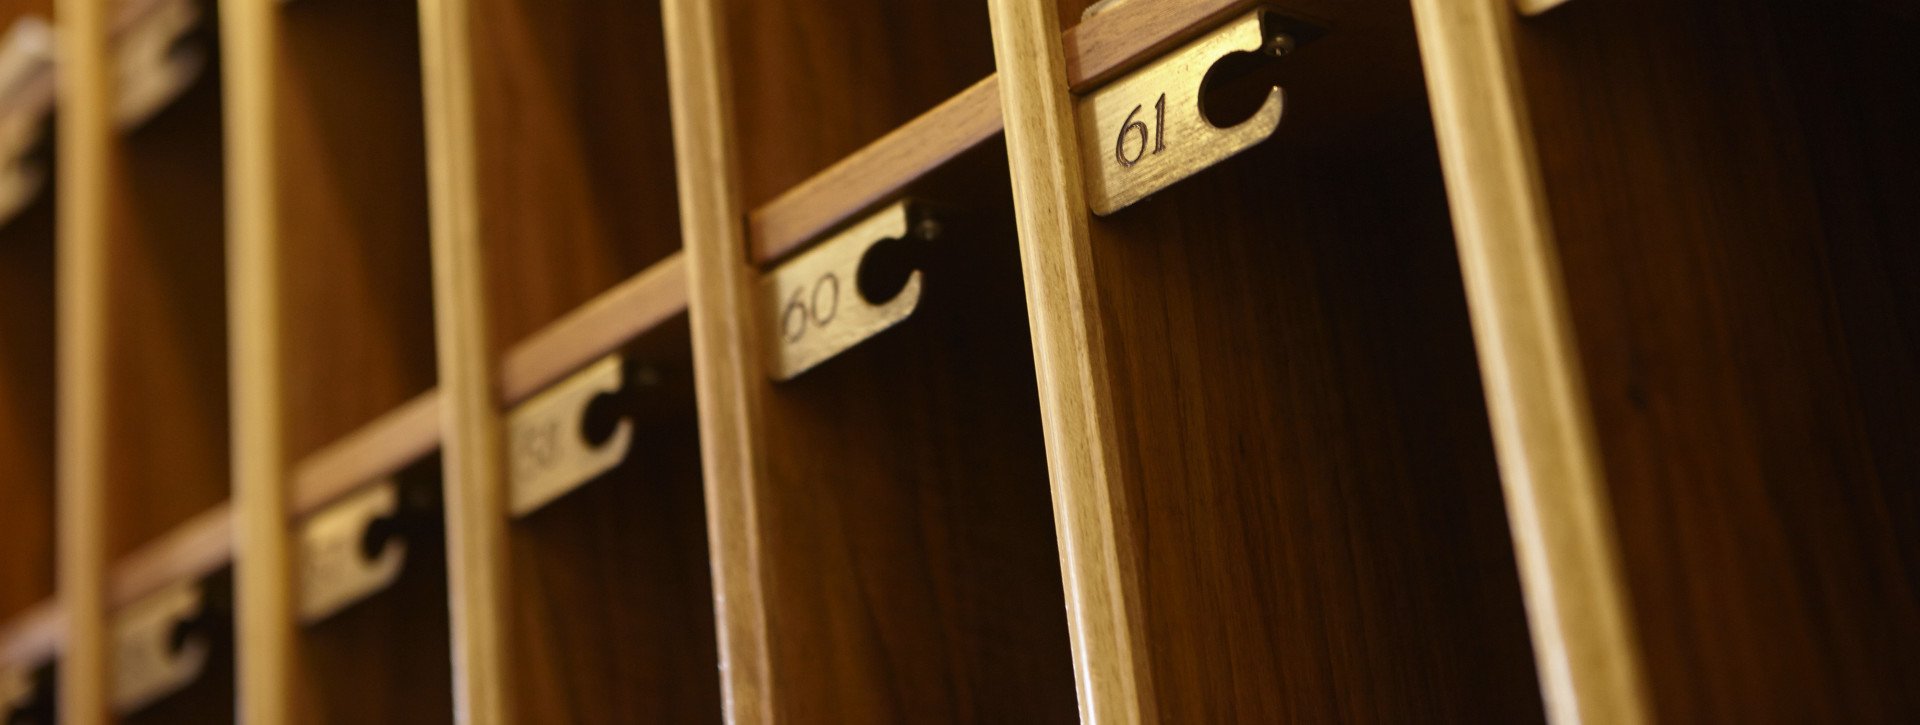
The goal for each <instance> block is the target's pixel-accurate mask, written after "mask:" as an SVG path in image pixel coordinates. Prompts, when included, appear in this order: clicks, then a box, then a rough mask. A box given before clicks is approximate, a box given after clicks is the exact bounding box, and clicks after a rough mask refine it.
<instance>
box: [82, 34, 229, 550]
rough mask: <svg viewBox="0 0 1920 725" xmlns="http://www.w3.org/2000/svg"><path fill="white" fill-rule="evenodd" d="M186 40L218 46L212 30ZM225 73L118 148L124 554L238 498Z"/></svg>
mask: <svg viewBox="0 0 1920 725" xmlns="http://www.w3.org/2000/svg"><path fill="white" fill-rule="evenodd" d="M204 12H206V13H207V14H208V15H209V16H211V14H212V13H213V8H212V7H211V5H209V6H208V7H206V8H205V9H204ZM210 29H211V26H208V30H210ZM186 42H189V43H192V44H193V45H194V47H197V48H201V49H204V51H205V52H206V53H208V54H209V56H210V58H212V57H217V55H218V53H217V46H218V43H217V41H216V40H215V39H214V37H213V34H212V33H211V32H202V33H196V34H194V35H192V36H190V38H189V39H188V40H187V41H186ZM219 77H220V76H219V69H218V64H217V60H213V61H212V62H210V63H209V64H208V67H207V69H206V70H205V71H204V73H203V75H202V76H201V77H200V78H199V79H198V80H197V81H196V82H195V83H194V85H193V86H192V87H191V89H190V90H189V91H188V92H187V93H186V95H184V96H182V97H180V98H179V99H177V100H176V101H175V102H174V103H173V104H172V105H170V106H169V107H168V108H166V109H165V110H163V111H161V112H160V113H159V114H158V115H156V116H154V117H153V118H152V119H151V120H150V121H148V122H147V123H146V124H144V125H142V126H141V127H139V128H137V129H134V130H133V131H132V132H131V133H129V134H127V135H124V136H121V137H119V138H118V139H117V145H116V148H115V150H114V152H113V162H112V163H113V164H114V165H113V167H112V168H113V170H112V173H111V175H110V181H111V184H112V188H111V192H110V194H111V195H110V203H111V204H112V207H111V209H112V212H111V214H112V216H111V219H110V221H109V227H108V229H109V240H108V241H109V244H110V245H111V251H110V257H111V271H110V275H111V276H110V285H111V290H112V291H111V294H110V295H109V297H108V300H107V304H108V307H109V309H108V312H107V315H108V330H109V332H108V334H109V340H108V347H109V349H108V352H107V357H108V369H109V375H110V378H109V381H108V385H109V390H108V410H109V416H108V417H109V421H110V422H109V435H110V436H111V439H112V441H113V449H112V451H111V455H110V456H109V458H108V464H107V471H108V485H107V507H108V522H109V527H108V535H109V538H108V551H109V553H110V555H111V556H113V557H114V558H116V559H117V558H119V557H121V556H125V555H126V554H128V553H130V552H132V551H133V550H134V549H135V548H136V547H138V546H140V545H142V544H144V543H147V542H149V541H152V540H154V539H156V538H159V537H161V536H163V535H165V534H166V533H167V532H168V531H169V530H171V529H172V528H174V527H175V526H177V525H179V524H181V523H182V522H185V521H186V520H188V519H190V518H192V517H193V516H195V515H197V514H199V513H201V512H202V511H205V510H207V509H210V508H213V507H214V506H217V505H219V504H220V503H221V502H222V501H224V500H226V498H227V480H228V477H227V463H228V458H227V375H226V373H227V339H226V295H225V291H226V264H225V258H226V255H225V233H226V227H225V223H224V205H223V203H222V201H223V198H224V197H223V194H224V189H223V185H222V182H221V179H222V171H223V169H222V161H221V136H220V120H221V112H220V86H219V82H218V79H219Z"/></svg>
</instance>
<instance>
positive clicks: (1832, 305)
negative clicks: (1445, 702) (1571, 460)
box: [1516, 0, 1920, 722]
mask: <svg viewBox="0 0 1920 725" xmlns="http://www.w3.org/2000/svg"><path fill="white" fill-rule="evenodd" d="M1915 30H1916V25H1915V18H1914V16H1913V14H1912V13H1911V11H1910V10H1896V9H1893V8H1890V7H1886V6H1882V5H1875V4H1871V3H1859V2H1838V3H1824V4H1818V5H1815V4H1811V3H1795V2H1763V3H1737V2H1700V3H1660V2H1651V1H1645V2H1643V1H1639V0H1623V1H1621V2H1573V3H1568V4H1567V5H1565V6H1564V7H1561V8H1558V9H1556V10H1554V11H1553V12H1551V13H1547V14H1545V15H1542V16H1540V17H1538V18H1532V19H1529V20H1526V21H1525V22H1524V23H1523V24H1521V25H1520V26H1519V29H1518V30H1517V31H1516V32H1517V34H1518V41H1519V52H1520V64H1519V65H1520V68H1521V69H1522V70H1523V71H1524V82H1525V83H1524V87H1525V88H1526V91H1527V94H1528V97H1529V110H1530V111H1531V113H1532V116H1533V121H1534V123H1533V125H1534V134H1535V136H1536V138H1537V139H1538V142H1539V157H1540V163H1541V165H1542V168H1543V170H1544V177H1545V180H1546V189H1547V192H1548V194H1549V199H1550V202H1551V211H1552V216H1553V224H1554V227H1553V229H1554V233H1555V235H1556V237H1557V238H1558V241H1559V252H1560V254H1561V256H1562V259H1563V260H1564V265H1563V266H1564V269H1565V270H1566V272H1565V285H1566V289H1567V295H1568V298H1569V301H1570V307H1571V313H1572V314H1571V321H1572V323H1573V325H1574V329H1575V333H1576V336H1577V338H1578V341H1579V350H1580V362H1581V364H1583V365H1584V366H1585V369H1586V373H1587V378H1588V381H1589V386H1588V387H1589V391H1590V396H1591V404H1592V410H1593V417H1594V422H1595V427H1596V430H1597V432H1598V437H1599V441H1600V448H1601V453H1602V456H1603V463H1604V467H1605V470H1606V477H1607V482H1608V485H1609V487H1610V491H1611V495H1612V501H1613V505H1614V511H1615V515H1616V518H1617V520H1618V529H1619V540H1620V542H1621V546H1622V549H1623V551H1622V553H1623V557H1624V561H1625V569H1626V577H1627V584H1628V587H1627V588H1628V590H1629V592H1630V594H1631V598H1632V602H1633V612H1634V614H1635V618H1636V623H1637V628H1638V631H1639V634H1640V638H1641V640H1642V645H1643V646H1642V649H1643V650H1644V652H1645V655H1646V662H1647V668H1648V677H1647V679H1648V681H1649V683H1650V685H1651V689H1652V694H1653V700H1654V709H1655V711H1656V714H1657V715H1658V716H1659V718H1660V719H1662V720H1665V721H1670V722H1705V721H1850V722H1894V721H1902V720H1911V719H1913V718H1914V717H1916V716H1920V697H1916V695H1915V692H1916V690H1915V686H1914V685H1915V683H1916V682H1920V657H1916V655H1915V652H1917V651H1920V596H1917V595H1916V591H1915V584H1914V579H1913V576H1912V568H1913V566H1912V562H1913V561H1914V559H1915V556H1916V553H1920V530H1917V529H1916V527H1920V515H1917V514H1920V508H1917V502H1916V489H1915V487H1914V485H1913V484H1914V482H1915V481H1916V480H1920V449H1917V448H1916V447H1915V446H1914V441H1915V440H1920V417H1916V415H1915V413H1914V411H1915V410H1916V409H1920V408H1917V407H1916V405H1917V404H1920V386H1916V384H1915V381H1916V380H1917V379H1920V377H1917V376H1916V372H1917V371H1920V365H1917V364H1916V363H1917V361H1916V352H1915V347H1914V341H1915V340H1916V339H1920V338H1916V336H1915V334H1916V331H1920V326H1917V323H1920V321H1917V320H1916V315H1917V314H1920V312H1916V311H1920V297H1916V292H1915V281H1916V280H1920V256H1917V255H1916V254H1915V253H1914V251H1913V246H1914V245H1913V241H1914V232H1913V230H1914V229H1915V228H1916V223H1917V222H1920V217H1916V213H1915V207H1914V206H1913V204H1912V203H1911V202H1910V199H1911V198H1913V197H1914V195H1915V194H1916V192H1917V191H1920V177H1917V176H1916V173H1917V172H1916V169H1920V145H1916V144H1915V143H1914V141H1913V139H1912V129H1913V128H1915V126H1916V122H1920V93H1916V91H1915V87H1914V85H1913V83H1912V82H1911V79H1910V77H1909V76H1910V74H1907V73H1902V72H1901V71H1898V70H1896V69H1897V68H1900V67H1902V62H1903V60H1904V56H1905V55H1906V54H1907V51H1906V48H1907V47H1908V46H1910V43H1908V42H1907V41H1906V39H1907V38H1910V37H1911V36H1912V34H1913V32H1914V31H1915Z"/></svg>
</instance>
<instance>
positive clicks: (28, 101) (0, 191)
mask: <svg viewBox="0 0 1920 725" xmlns="http://www.w3.org/2000/svg"><path fill="white" fill-rule="evenodd" d="M52 65H53V29H52V28H51V27H49V26H48V25H47V23H46V21H44V20H41V19H40V18H38V17H34V16H31V15H29V16H26V17H22V18H20V19H19V20H16V21H14V23H13V26H12V27H11V28H9V29H8V30H7V35H6V38H5V39H4V40H0V89H5V90H6V95H8V96H9V99H10V102H9V103H6V104H5V106H4V107H0V224H4V223H6V221H7V220H9V219H12V218H13V216H14V215H15V214H18V213H19V212H20V211H21V210H22V209H25V208H26V207H27V205H28V204H30V203H32V201H33V200H34V198H35V197H37V196H39V194H40V189H41V188H43V187H44V186H45V185H46V180H47V170H46V169H45V168H43V164H41V163H38V162H37V161H36V160H33V159H29V158H27V155H28V153H29V152H30V151H32V150H33V148H34V146H35V145H37V144H39V143H40V141H41V139H43V138H45V136H44V135H43V134H42V133H41V131H43V130H45V126H44V124H45V122H46V120H47V115H48V114H49V113H50V112H52V110H53V93H54V91H53V73H52V72H50V71H48V70H47V69H48V68H49V67H50V66H52Z"/></svg>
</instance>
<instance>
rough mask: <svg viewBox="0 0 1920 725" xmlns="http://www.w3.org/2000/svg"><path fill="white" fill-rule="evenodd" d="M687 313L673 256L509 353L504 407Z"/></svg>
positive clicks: (681, 267)
mask: <svg viewBox="0 0 1920 725" xmlns="http://www.w3.org/2000/svg"><path fill="white" fill-rule="evenodd" d="M686 309H687V268H686V263H685V261H684V259H683V257H682V256H681V253H679V252H675V253H673V254H672V255H669V256H668V257H667V258H665V259H662V260H660V261H659V262H655V263H654V264H653V265H652V266H650V267H648V268H646V269H645V270H643V271H641V272H640V273H639V274H636V275H634V276H632V277H628V278H627V279H626V280H625V281H623V282H621V283H620V284H618V285H615V286H614V287H613V288H612V289H609V290H607V291H606V292H603V293H601V294H599V295H597V296H595V297H594V298H593V299H592V300H590V301H588V302H587V304H585V305H581V306H580V307H579V308H577V309H575V310H573V311H572V312H569V313H567V315H566V316H565V317H562V318H560V319H558V320H555V321H554V322H553V323H552V324H549V325H547V326H546V327H543V328H541V329H540V331H539V332H537V333H534V334H533V336H531V337H528V338H527V339H525V340H521V341H520V342H519V344H516V345H514V346H513V347H512V348H511V349H509V350H508V351H507V354H506V357H505V358H504V359H502V360H501V362H500V397H501V398H502V399H503V400H504V401H505V402H506V404H507V405H514V404H517V403H520V402H522V401H524V400H526V399H528V398H531V397H533V396H534V395H535V394H536V393H539V392H540V391H541V390H544V389H546V388H547V387H548V386H551V385H553V384H554V383H557V382H560V380H561V379H563V378H565V377H566V376H567V375H568V374H570V373H572V372H573V371H575V370H578V369H580V367H581V366H582V365H586V364H587V363H590V362H593V361H594V360H598V359H600V358H601V357H604V356H606V355H607V354H608V353H611V352H613V351H614V350H617V349H619V348H620V346H621V345H624V344H626V343H627V342H628V341H629V340H632V339H634V338H636V337H639V336H641V335H642V334H645V333H646V332H647V331H648V330H652V329H653V328H655V327H658V326H659V325H660V323H662V322H666V321H667V319H668V318H671V317H673V316H674V315H677V314H680V313H681V312H684V311H686Z"/></svg>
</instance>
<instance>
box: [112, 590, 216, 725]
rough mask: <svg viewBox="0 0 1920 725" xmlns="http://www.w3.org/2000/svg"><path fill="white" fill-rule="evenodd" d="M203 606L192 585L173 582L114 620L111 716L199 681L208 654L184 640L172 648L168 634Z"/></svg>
mask: <svg viewBox="0 0 1920 725" xmlns="http://www.w3.org/2000/svg"><path fill="white" fill-rule="evenodd" d="M203 606H205V595H204V593H203V592H202V591H201V589H200V584H199V583H198V582H191V581H186V582H176V583H174V584H172V585H170V586H168V587H167V588H165V589H162V590H160V591H158V592H155V593H153V594H150V595H147V597H146V598H144V599H141V600H140V601H137V602H134V603H133V604H132V605H130V606H128V607H127V608H125V609H123V610H121V611H120V612H119V613H117V614H116V615H115V616H114V620H113V643H114V676H113V707H114V710H116V711H118V712H120V713H129V712H133V711H135V710H139V709H140V708H143V707H146V706H147V705H149V704H152V703H153V702H154V701H156V700H159V699H160V698H162V697H166V696H167V695H170V694H173V693H174V692H177V691H179V690H180V689H181V688H184V687H186V686H187V685H188V684H189V683H191V682H193V680H194V678H197V677H199V676H200V672H201V670H204V669H205V668H206V666H207V656H208V654H209V652H208V645H207V642H206V639H205V638H203V637H200V636H197V635H189V636H188V637H187V638H186V641H185V642H183V643H181V644H180V646H179V647H178V648H175V647H174V641H173V638H174V629H175V628H176V627H178V626H179V625H180V624H181V623H183V622H187V621H189V620H192V619H193V618H194V617H196V616H198V615H199V613H200V610H201V607H203Z"/></svg>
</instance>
